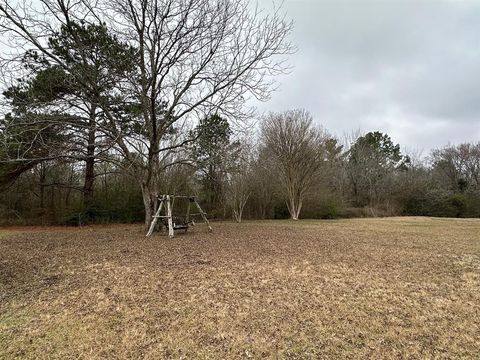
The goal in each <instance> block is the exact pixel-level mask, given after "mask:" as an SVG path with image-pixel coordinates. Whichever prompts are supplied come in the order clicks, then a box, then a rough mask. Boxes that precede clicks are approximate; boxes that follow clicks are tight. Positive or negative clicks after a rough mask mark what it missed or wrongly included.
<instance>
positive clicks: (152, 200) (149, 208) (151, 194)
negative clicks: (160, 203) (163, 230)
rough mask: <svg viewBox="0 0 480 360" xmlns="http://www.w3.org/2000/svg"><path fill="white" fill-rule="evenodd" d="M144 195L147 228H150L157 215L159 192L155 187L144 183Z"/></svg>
mask: <svg viewBox="0 0 480 360" xmlns="http://www.w3.org/2000/svg"><path fill="white" fill-rule="evenodd" d="M142 196H143V205H144V207H145V229H146V230H148V229H149V228H150V224H151V223H152V220H153V215H155V211H156V206H157V198H158V193H157V191H156V190H155V188H154V187H152V186H148V185H142Z"/></svg>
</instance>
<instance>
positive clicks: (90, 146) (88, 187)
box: [83, 105, 96, 210]
mask: <svg viewBox="0 0 480 360" xmlns="http://www.w3.org/2000/svg"><path fill="white" fill-rule="evenodd" d="M95 120H96V106H95V105H92V108H91V109H90V119H89V123H88V140H87V156H86V157H85V181H84V184H83V207H84V209H85V210H90V208H91V207H92V205H93V183H94V181H95V125H96V123H95Z"/></svg>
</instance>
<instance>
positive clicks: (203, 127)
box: [190, 115, 238, 217]
mask: <svg viewBox="0 0 480 360" xmlns="http://www.w3.org/2000/svg"><path fill="white" fill-rule="evenodd" d="M231 135H232V130H231V129H230V124H229V123H228V120H227V119H225V118H222V117H221V116H219V115H213V116H211V117H207V118H204V119H202V120H201V121H200V122H199V124H198V125H197V127H196V128H195V130H194V131H193V132H192V134H191V137H192V138H193V139H195V141H194V142H193V143H192V144H191V146H190V157H191V159H192V162H193V163H194V164H195V167H196V169H197V172H198V177H199V181H200V184H201V185H202V191H201V193H202V197H203V199H202V200H204V202H205V208H206V209H207V211H209V212H210V213H213V215H214V216H215V217H219V216H221V213H222V211H223V209H222V206H223V201H224V191H225V189H224V182H225V176H226V174H227V172H228V171H229V170H231V167H232V166H233V164H232V161H231V159H232V158H234V155H233V153H234V152H235V151H236V150H237V148H238V144H237V143H235V142H231V140H230V137H231Z"/></svg>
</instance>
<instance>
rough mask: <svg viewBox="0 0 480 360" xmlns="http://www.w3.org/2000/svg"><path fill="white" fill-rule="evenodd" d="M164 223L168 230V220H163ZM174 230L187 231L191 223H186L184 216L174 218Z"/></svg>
mask: <svg viewBox="0 0 480 360" xmlns="http://www.w3.org/2000/svg"><path fill="white" fill-rule="evenodd" d="M162 223H163V225H165V227H167V228H168V219H167V218H162ZM172 223H173V230H186V229H188V226H189V223H187V222H186V221H185V218H184V217H182V216H172Z"/></svg>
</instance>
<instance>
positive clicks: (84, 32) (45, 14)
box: [0, 0, 480, 226]
mask: <svg viewBox="0 0 480 360" xmlns="http://www.w3.org/2000/svg"><path fill="white" fill-rule="evenodd" d="M20 5H21V4H20ZM20 5H18V6H13V5H12V4H11V3H10V2H9V1H6V0H2V1H0V31H1V33H2V36H4V37H5V38H6V39H8V41H9V45H10V46H11V49H13V50H12V52H10V53H9V54H5V56H2V67H1V69H2V75H3V77H2V86H3V98H2V102H1V104H2V106H1V110H2V113H1V114H0V115H1V116H0V118H1V120H0V121H1V122H0V187H1V189H0V191H1V193H0V219H1V221H2V222H5V223H20V224H30V223H32V224H50V223H58V224H83V223H90V222H137V221H145V224H146V226H148V224H149V222H150V221H151V216H152V213H153V210H154V207H155V199H156V197H157V196H158V195H159V194H163V193H170V194H197V195H198V196H199V201H200V202H201V203H202V204H203V206H204V208H205V210H206V211H207V212H208V214H209V216H210V217H212V218H217V219H230V218H233V219H235V220H236V221H241V220H242V219H245V218H249V219H267V218H289V217H290V218H292V219H299V218H337V217H356V216H389V215H428V216H449V217H478V216H480V143H476V144H460V145H447V146H446V147H444V148H441V149H436V150H433V151H432V152H431V154H429V155H428V156H426V157H422V158H417V157H415V156H413V155H412V154H404V153H402V151H401V144H395V143H394V142H393V141H392V139H391V138H390V137H389V135H388V134H385V133H382V132H379V131H375V129H373V131H371V132H366V133H364V134H359V135H357V136H352V137H351V138H350V139H348V140H345V139H339V138H337V137H335V136H333V135H331V134H329V133H328V131H327V129H323V128H322V127H321V126H320V125H321V120H322V119H314V118H313V117H312V115H311V114H310V113H309V112H308V111H306V110H288V111H285V112H282V113H270V114H267V115H258V114H255V113H254V112H251V111H250V110H249V108H248V106H247V105H248V104H249V102H248V101H249V99H251V98H256V99H258V100H262V101H265V100H268V98H269V95H270V93H271V91H272V90H273V89H274V88H275V86H274V85H275V77H276V76H277V75H279V74H282V73H284V72H285V71H287V70H288V65H287V64H286V63H285V56H287V55H288V54H290V53H291V52H292V51H294V47H293V46H292V45H291V44H290V43H289V41H288V36H289V33H290V31H291V24H290V23H289V22H287V21H286V20H285V19H284V18H283V17H282V15H281V13H280V12H279V11H278V10H277V11H275V12H274V14H272V15H264V14H263V13H262V12H261V11H259V10H256V11H255V10H253V11H252V10H251V8H250V7H249V5H248V2H246V1H243V0H228V1H220V0H219V1H207V0H187V1H180V0H162V1H157V2H150V1H141V0H114V1H111V2H108V3H104V4H97V3H96V4H93V3H90V2H89V1H78V2H75V3H71V2H69V1H65V0H42V1H40V5H39V8H38V9H37V8H35V7H32V6H26V5H27V3H25V4H24V5H25V6H20Z"/></svg>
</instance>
